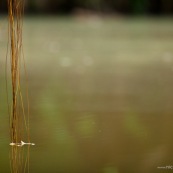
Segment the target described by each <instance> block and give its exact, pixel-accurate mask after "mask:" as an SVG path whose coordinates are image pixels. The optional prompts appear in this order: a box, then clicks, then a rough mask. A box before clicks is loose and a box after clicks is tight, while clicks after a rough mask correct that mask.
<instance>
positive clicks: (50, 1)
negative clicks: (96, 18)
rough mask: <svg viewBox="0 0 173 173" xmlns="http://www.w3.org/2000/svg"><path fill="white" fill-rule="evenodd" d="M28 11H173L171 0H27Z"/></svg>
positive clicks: (3, 1)
mask: <svg viewBox="0 0 173 173" xmlns="http://www.w3.org/2000/svg"><path fill="white" fill-rule="evenodd" d="M25 2H26V3H25V4H26V5H25V11H26V12H27V13H42V14H44V13H47V14H48V13H55V14H73V13H86V12H88V13H89V12H93V13H98V12H99V13H108V14H110V13H112V14H115V13H117V14H119V13H120V14H127V15H130V14H131V15H136V14H149V15H158V14H165V15H169V14H172V13H173V2H172V1H171V0H25ZM6 4H7V2H6V0H1V2H0V10H1V12H4V11H7V5H6Z"/></svg>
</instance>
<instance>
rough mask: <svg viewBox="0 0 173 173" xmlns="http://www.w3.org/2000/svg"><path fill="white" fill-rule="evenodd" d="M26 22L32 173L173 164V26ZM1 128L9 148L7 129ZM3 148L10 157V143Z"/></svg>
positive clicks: (96, 172)
mask: <svg viewBox="0 0 173 173" xmlns="http://www.w3.org/2000/svg"><path fill="white" fill-rule="evenodd" d="M25 21H26V22H25V24H24V26H25V27H24V31H25V33H24V45H25V59H26V63H27V67H28V82H29V84H28V85H29V91H30V112H31V121H30V125H31V127H30V129H31V139H32V141H34V142H35V143H36V144H37V145H36V146H35V147H31V148H30V155H31V156H30V164H29V165H30V166H29V168H30V172H31V173H32V172H33V173H34V172H37V173H47V172H51V173H54V172H60V173H73V172H74V173H81V172H82V173H89V172H90V173H127V172H128V173H139V172H140V173H146V172H148V173H150V172H151V173H156V172H158V171H159V170H158V169H157V167H158V166H166V165H172V164H173V163H172V158H173V154H172V153H173V151H172V150H173V149H172V145H173V138H172V136H173V126H172V122H173V116H172V113H173V108H172V103H173V92H172V88H173V78H172V73H173V71H172V69H173V61H172V55H173V38H172V35H173V30H172V26H173V25H172V22H170V21H169V20H168V21H166V20H157V21H156V20H145V19H144V20H141V21H139V20H130V19H129V20H119V21H116V20H105V21H104V20H100V21H99V22H100V23H101V24H100V25H94V26H93V25H92V22H87V21H85V22H83V21H76V20H74V19H59V18H48V19H41V18H37V19H36V18H27V19H26V20H25ZM156 28H157V31H156ZM2 45H5V41H4V42H2ZM0 49H2V47H0ZM2 50H3V49H2ZM4 50H5V46H4ZM4 50H3V51H2V52H4ZM0 61H2V63H3V60H2V59H0ZM0 71H1V72H2V73H0V74H1V75H0V77H1V78H0V80H1V82H3V80H4V78H3V68H2V69H0ZM0 90H1V91H0V92H1V93H2V98H5V94H3V89H1V88H0ZM2 104H3V105H2V106H3V113H4V114H6V110H5V103H2ZM2 122H6V119H5V117H4V116H2ZM0 128H2V131H0V133H1V135H2V137H1V136H0V139H2V141H7V140H8V134H7V133H6V129H7V128H6V124H5V123H4V125H3V126H2V127H0ZM4 143H5V142H4ZM6 143H8V142H6ZM0 147H1V149H2V150H3V149H4V150H3V151H4V152H3V153H2V154H3V156H4V157H5V156H6V155H8V152H7V151H8V148H7V147H5V145H3V142H2V145H1V143H0ZM10 147H11V146H10ZM22 148H23V147H22ZM22 148H20V147H19V148H18V150H19V151H20V149H21V150H22ZM24 149H27V147H25V148H24ZM24 153H26V152H24ZM25 156H26V155H25ZM25 158H27V157H25ZM1 162H2V163H3V162H4V161H3V160H1ZM1 162H0V163H1ZM6 162H7V161H6ZM6 162H5V163H6ZM23 163H25V159H23ZM24 165H25V164H24ZM8 166H9V165H8V164H7V163H6V164H4V165H3V166H2V169H3V170H5V171H3V172H8ZM0 169H1V168H0Z"/></svg>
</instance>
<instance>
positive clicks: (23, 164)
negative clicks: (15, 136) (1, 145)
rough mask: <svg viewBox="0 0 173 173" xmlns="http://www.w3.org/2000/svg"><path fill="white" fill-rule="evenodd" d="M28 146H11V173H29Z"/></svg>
mask: <svg viewBox="0 0 173 173" xmlns="http://www.w3.org/2000/svg"><path fill="white" fill-rule="evenodd" d="M29 151H30V146H28V147H19V146H12V147H11V151H10V157H9V158H10V169H11V173H29V159H30V153H29Z"/></svg>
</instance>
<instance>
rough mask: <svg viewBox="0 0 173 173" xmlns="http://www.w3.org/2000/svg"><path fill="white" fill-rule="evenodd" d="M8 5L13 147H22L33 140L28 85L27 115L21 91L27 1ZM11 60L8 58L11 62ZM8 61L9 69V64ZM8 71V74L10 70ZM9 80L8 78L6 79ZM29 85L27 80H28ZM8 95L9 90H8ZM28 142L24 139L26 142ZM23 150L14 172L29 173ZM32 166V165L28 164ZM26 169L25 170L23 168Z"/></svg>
mask: <svg viewBox="0 0 173 173" xmlns="http://www.w3.org/2000/svg"><path fill="white" fill-rule="evenodd" d="M7 2H8V21H9V25H8V33H9V45H8V50H7V57H8V53H9V54H10V71H11V86H12V87H11V88H12V94H11V95H12V102H11V103H10V102H9V98H8V95H7V98H8V106H9V117H10V129H9V130H10V136H11V142H12V143H19V142H21V140H28V142H30V137H29V102H28V89H27V83H26V100H27V105H26V106H27V107H28V111H27V113H25V112H26V111H25V107H26V106H25V105H24V101H23V100H24V99H23V95H22V89H21V66H22V64H23V67H24V71H25V75H26V67H25V63H24V54H23V48H22V28H23V13H24V0H7ZM7 59H8V58H7ZM7 59H6V69H7V64H8V63H7V62H8V60H7ZM22 62H23V63H22ZM6 71H7V70H6ZM6 78H7V77H6ZM26 81H27V79H26ZM7 94H8V87H7ZM23 138H24V139H23ZM23 157H24V155H23V154H22V149H21V148H20V147H16V146H14V147H12V150H11V154H10V159H11V172H13V173H20V172H22V173H23V172H25V170H26V167H27V166H26V164H27V162H29V161H28V160H29V156H27V158H26V161H24V164H23ZM28 164H29V163H28ZM22 165H23V166H22Z"/></svg>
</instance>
